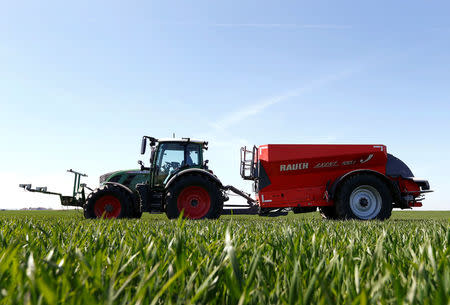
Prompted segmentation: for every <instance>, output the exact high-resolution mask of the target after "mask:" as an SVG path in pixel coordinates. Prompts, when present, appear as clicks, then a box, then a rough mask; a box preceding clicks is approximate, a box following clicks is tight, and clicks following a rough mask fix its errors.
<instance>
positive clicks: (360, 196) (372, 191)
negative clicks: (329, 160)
mask: <svg viewBox="0 0 450 305" xmlns="http://www.w3.org/2000/svg"><path fill="white" fill-rule="evenodd" d="M335 207H336V216H337V217H338V218H340V219H360V220H371V219H379V220H384V219H388V218H389V217H390V216H391V213H392V194H391V192H390V190H389V187H388V186H387V185H386V183H385V182H384V181H382V180H381V179H380V178H378V177H376V176H375V175H371V174H357V175H354V176H351V177H349V178H348V179H346V180H345V181H344V182H343V183H342V184H341V185H340V187H339V189H338V191H337V193H336V199H335Z"/></svg>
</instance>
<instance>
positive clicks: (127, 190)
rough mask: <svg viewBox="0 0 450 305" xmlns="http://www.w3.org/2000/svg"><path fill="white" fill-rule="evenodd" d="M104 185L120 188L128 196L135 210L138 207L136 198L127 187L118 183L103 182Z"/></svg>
mask: <svg viewBox="0 0 450 305" xmlns="http://www.w3.org/2000/svg"><path fill="white" fill-rule="evenodd" d="M105 184H111V185H115V186H118V187H120V188H122V189H123V190H125V191H126V192H127V193H128V194H129V195H130V198H131V203H132V204H133V205H134V206H135V208H136V207H138V205H139V203H138V202H139V200H138V196H137V194H136V193H135V192H133V191H132V190H131V189H130V188H129V187H127V186H125V185H123V184H121V183H118V182H105Z"/></svg>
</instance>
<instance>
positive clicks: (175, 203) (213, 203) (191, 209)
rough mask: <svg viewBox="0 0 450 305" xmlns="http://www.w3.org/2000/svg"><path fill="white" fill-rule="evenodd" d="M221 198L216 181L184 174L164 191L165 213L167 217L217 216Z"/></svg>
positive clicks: (211, 217) (221, 205) (220, 207)
mask: <svg viewBox="0 0 450 305" xmlns="http://www.w3.org/2000/svg"><path fill="white" fill-rule="evenodd" d="M222 210H223V198H222V194H221V191H220V189H219V187H218V186H217V184H216V183H214V182H213V181H211V180H210V179H208V178H207V177H205V176H202V175H186V176H184V177H180V178H179V180H178V181H176V182H175V183H174V185H171V186H170V187H169V189H168V190H167V192H166V214H167V217H168V218H169V219H173V218H178V217H179V216H180V213H181V212H182V211H183V217H185V218H189V219H201V218H210V219H214V218H219V217H220V215H221V214H222Z"/></svg>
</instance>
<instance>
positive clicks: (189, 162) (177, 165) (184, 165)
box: [139, 136, 208, 188]
mask: <svg viewBox="0 0 450 305" xmlns="http://www.w3.org/2000/svg"><path fill="white" fill-rule="evenodd" d="M147 140H149V142H150V148H151V154H150V167H147V168H146V167H145V166H144V164H143V163H142V162H141V161H139V164H140V165H141V170H150V179H149V184H150V186H151V187H152V188H153V187H154V188H164V186H165V185H166V183H167V182H168V181H169V180H170V178H172V177H173V176H174V175H176V174H177V173H179V172H180V171H183V170H185V169H188V168H202V169H206V168H207V167H206V163H207V162H205V163H204V162H203V149H208V147H207V145H208V143H207V142H203V141H197V140H191V139H190V138H183V139H160V140H158V139H155V138H152V137H148V136H144V137H143V138H142V145H141V154H145V151H146V147H147Z"/></svg>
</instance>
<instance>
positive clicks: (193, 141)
mask: <svg viewBox="0 0 450 305" xmlns="http://www.w3.org/2000/svg"><path fill="white" fill-rule="evenodd" d="M158 142H159V143H165V142H182V143H186V142H192V143H197V144H204V143H206V142H205V141H202V140H196V139H188V138H182V139H180V138H163V139H158Z"/></svg>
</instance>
